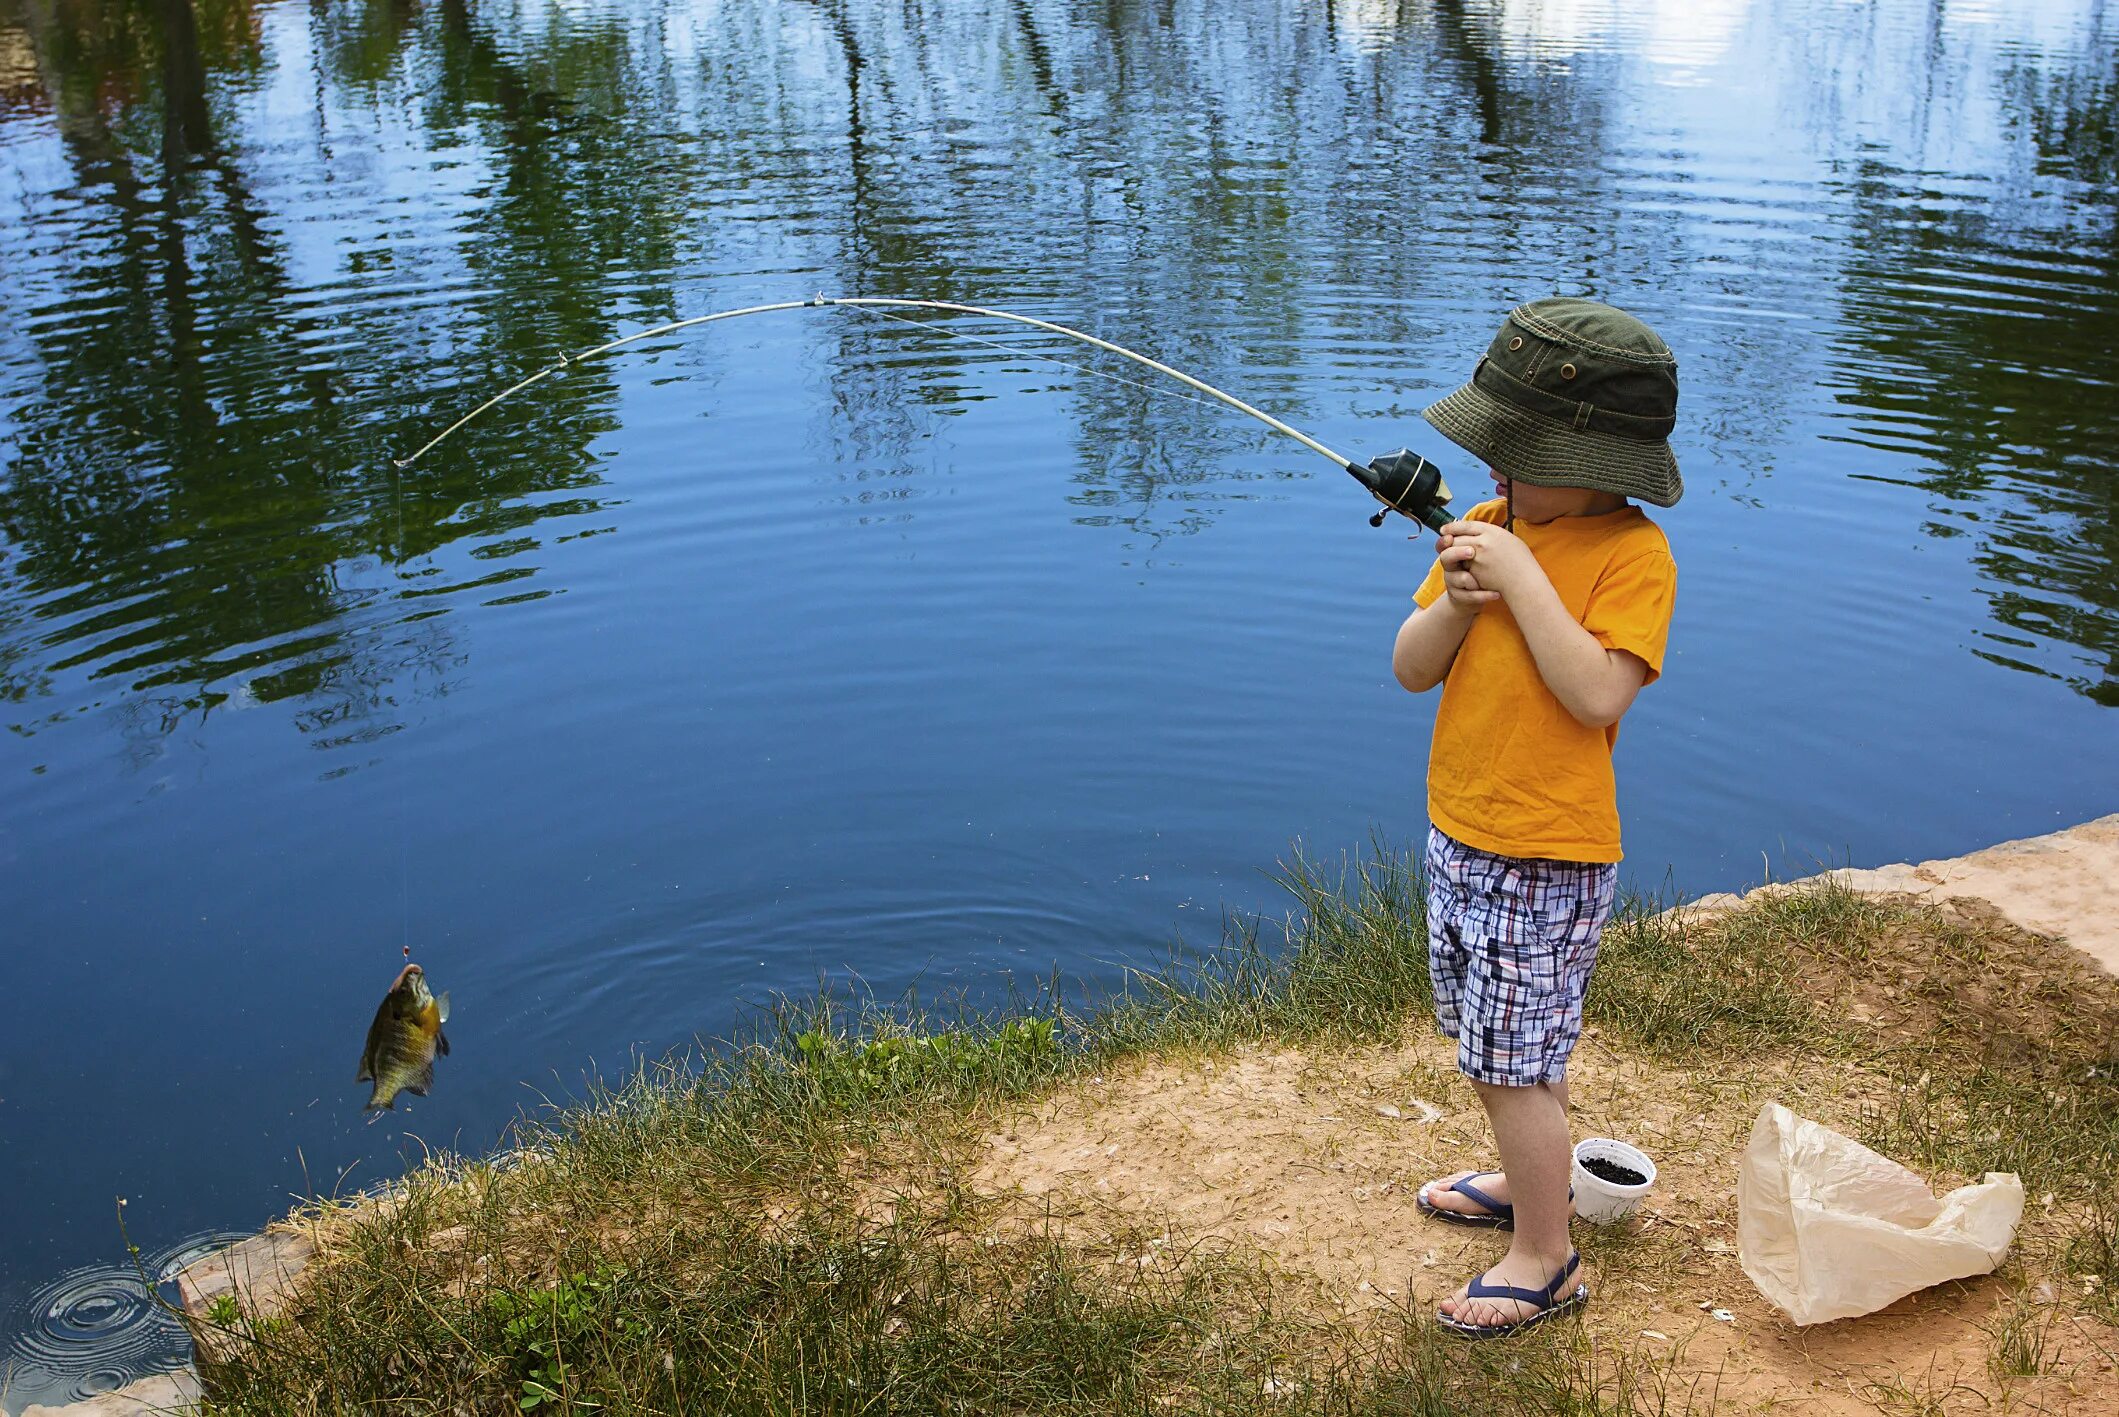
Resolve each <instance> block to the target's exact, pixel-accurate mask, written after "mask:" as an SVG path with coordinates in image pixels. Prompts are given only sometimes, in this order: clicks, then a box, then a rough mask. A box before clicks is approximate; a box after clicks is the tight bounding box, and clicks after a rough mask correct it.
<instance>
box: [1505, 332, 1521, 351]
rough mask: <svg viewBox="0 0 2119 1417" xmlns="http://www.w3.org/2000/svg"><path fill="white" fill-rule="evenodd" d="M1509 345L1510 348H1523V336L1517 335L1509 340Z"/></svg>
mask: <svg viewBox="0 0 2119 1417" xmlns="http://www.w3.org/2000/svg"><path fill="white" fill-rule="evenodd" d="M1508 347H1509V348H1510V349H1521V348H1522V347H1523V336H1521V335H1517V336H1516V337H1515V338H1514V339H1512V340H1510V341H1509V342H1508Z"/></svg>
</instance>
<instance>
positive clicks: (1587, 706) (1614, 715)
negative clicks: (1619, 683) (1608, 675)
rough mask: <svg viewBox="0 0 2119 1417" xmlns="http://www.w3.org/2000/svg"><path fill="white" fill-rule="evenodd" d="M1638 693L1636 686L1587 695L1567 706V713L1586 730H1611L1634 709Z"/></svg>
mask: <svg viewBox="0 0 2119 1417" xmlns="http://www.w3.org/2000/svg"><path fill="white" fill-rule="evenodd" d="M1637 691H1638V686H1634V687H1631V688H1625V689H1609V690H1605V691H1603V692H1592V693H1589V694H1585V695H1583V696H1582V697H1581V699H1580V700H1579V701H1578V702H1575V703H1571V704H1569V705H1567V712H1568V713H1569V714H1570V715H1572V716H1573V718H1574V721H1575V722H1577V723H1579V724H1581V725H1582V726H1583V727H1584V728H1609V727H1611V725H1613V724H1614V723H1617V722H1618V721H1619V720H1620V719H1622V718H1624V717H1625V716H1626V710H1628V709H1630V708H1632V707H1633V696H1634V694H1635V693H1636V692H1637Z"/></svg>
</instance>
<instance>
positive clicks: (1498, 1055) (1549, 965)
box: [1427, 828, 1619, 1087]
mask: <svg viewBox="0 0 2119 1417" xmlns="http://www.w3.org/2000/svg"><path fill="white" fill-rule="evenodd" d="M1618 880H1619V868H1618V867H1617V866H1615V865H1610V864H1604V863H1597V862H1587V861H1539V860H1534V859H1530V858H1525V857H1518V856H1496V855H1494V854H1493V853H1492V852H1490V851H1481V850H1479V849H1478V848H1477V847H1473V846H1466V845H1465V844H1464V843H1463V842H1461V841H1458V840H1457V839H1456V838H1455V837H1452V836H1449V835H1448V834H1446V833H1444V832H1443V831H1442V830H1441V829H1440V828H1430V829H1429V831H1428V836H1427V970H1428V974H1429V976H1430V978H1432V979H1433V981H1434V986H1435V1022H1437V1023H1438V1024H1440V1025H1441V1026H1442V1031H1443V1032H1444V1033H1446V1034H1448V1035H1449V1036H1450V1037H1452V1038H1454V1039H1456V1040H1457V1067H1458V1068H1459V1069H1460V1070H1462V1072H1463V1073H1464V1075H1465V1076H1466V1077H1468V1078H1470V1079H1472V1081H1474V1082H1484V1083H1494V1084H1498V1085H1500V1086H1504V1087H1532V1086H1535V1085H1536V1084H1538V1083H1541V1082H1552V1081H1556V1080H1558V1079H1559V1078H1562V1077H1564V1076H1566V1073H1567V1055H1568V1054H1570V1053H1572V1052H1573V1051H1574V1047H1575V1040H1576V1039H1578V1038H1580V1037H1581V1036H1582V995H1583V993H1584V991H1586V990H1587V989H1588V988H1589V971H1590V970H1591V969H1592V968H1593V967H1594V966H1595V965H1596V962H1597V941H1598V940H1599V939H1600V938H1602V936H1603V934H1604V925H1605V922H1606V921H1608V920H1610V919H1611V905H1612V899H1613V897H1614V895H1615V894H1616V893H1617V889H1618Z"/></svg>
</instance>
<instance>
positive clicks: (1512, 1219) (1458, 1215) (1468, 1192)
mask: <svg viewBox="0 0 2119 1417" xmlns="http://www.w3.org/2000/svg"><path fill="white" fill-rule="evenodd" d="M1500 1174H1501V1173H1500V1172H1499V1171H1474V1172H1472V1173H1471V1175H1469V1176H1460V1177H1458V1178H1457V1179H1456V1180H1454V1181H1452V1182H1450V1183H1449V1184H1448V1185H1446V1186H1444V1187H1443V1188H1442V1189H1443V1190H1445V1191H1455V1192H1456V1193H1457V1194H1458V1195H1460V1196H1463V1197H1464V1198H1465V1199H1467V1200H1469V1201H1471V1203H1472V1204H1474V1205H1483V1206H1485V1207H1486V1214H1484V1215H1468V1214H1466V1213H1465V1212H1464V1211H1461V1210H1444V1209H1443V1208H1442V1207H1441V1206H1439V1205H1433V1204H1430V1203H1429V1201H1428V1199H1427V1197H1426V1196H1424V1195H1416V1196H1414V1197H1413V1204H1414V1205H1415V1206H1416V1207H1417V1208H1418V1209H1419V1211H1420V1213H1421V1214H1422V1215H1425V1216H1428V1217H1430V1218H1432V1219H1435V1220H1439V1221H1441V1222H1443V1223H1444V1224H1445V1225H1467V1226H1470V1227H1472V1228H1474V1229H1478V1230H1513V1229H1515V1228H1516V1208H1515V1207H1514V1206H1512V1205H1510V1204H1509V1203H1508V1202H1507V1201H1497V1200H1495V1199H1494V1198H1493V1197H1492V1196H1490V1195H1488V1194H1487V1193H1486V1192H1484V1191H1482V1190H1480V1189H1479V1188H1478V1187H1477V1186H1474V1185H1473V1184H1472V1182H1474V1181H1477V1180H1481V1179H1483V1178H1485V1177H1487V1176H1498V1175H1500Z"/></svg>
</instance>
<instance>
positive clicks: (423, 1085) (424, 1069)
mask: <svg viewBox="0 0 2119 1417" xmlns="http://www.w3.org/2000/svg"><path fill="white" fill-rule="evenodd" d="M432 1086H434V1060H433V1059H432V1058H429V1059H427V1061H426V1062H424V1063H422V1064H421V1065H420V1069H419V1071H418V1072H416V1073H414V1074H413V1075H412V1081H410V1082H408V1083H406V1084H405V1086H404V1091H406V1092H409V1093H411V1094H412V1095H413V1096H414V1097H425V1096H426V1095H427V1089H428V1088H430V1087H432Z"/></svg>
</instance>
